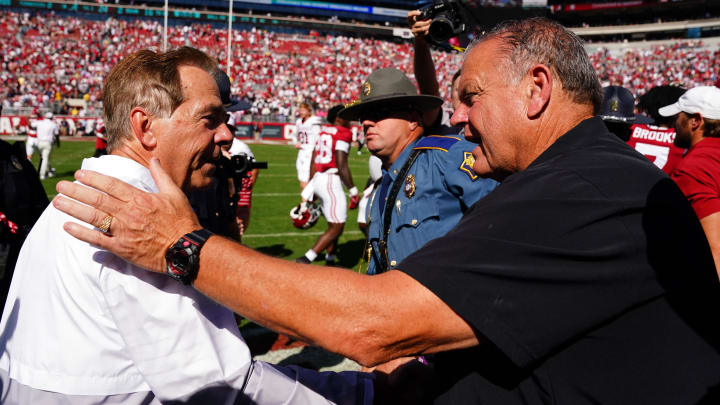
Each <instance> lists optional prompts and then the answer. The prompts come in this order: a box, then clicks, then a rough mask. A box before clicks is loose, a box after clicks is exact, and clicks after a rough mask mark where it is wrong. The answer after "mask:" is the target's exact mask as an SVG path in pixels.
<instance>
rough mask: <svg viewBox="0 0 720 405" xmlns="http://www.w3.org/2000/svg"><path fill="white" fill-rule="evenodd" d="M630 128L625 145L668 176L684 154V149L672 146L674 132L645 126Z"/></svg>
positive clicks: (638, 125)
mask: <svg viewBox="0 0 720 405" xmlns="http://www.w3.org/2000/svg"><path fill="white" fill-rule="evenodd" d="M630 128H631V130H632V133H631V135H630V139H629V140H628V141H627V144H628V145H630V146H631V147H632V148H634V149H635V150H636V151H638V152H640V153H642V154H643V155H645V157H646V158H648V159H649V160H650V161H651V162H653V163H654V164H655V166H657V167H659V168H660V169H662V171H664V172H665V173H667V174H668V175H669V174H670V172H672V171H673V169H675V167H677V165H678V164H679V163H680V160H682V155H683V153H685V149H682V148H678V147H677V146H675V145H673V141H674V140H675V130H674V129H673V128H664V127H657V126H655V125H645V124H635V125H633V126H632V127H630Z"/></svg>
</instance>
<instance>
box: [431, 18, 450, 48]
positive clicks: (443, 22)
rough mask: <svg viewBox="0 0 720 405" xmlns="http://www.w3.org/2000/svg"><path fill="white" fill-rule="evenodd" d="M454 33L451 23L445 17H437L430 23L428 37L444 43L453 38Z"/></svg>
mask: <svg viewBox="0 0 720 405" xmlns="http://www.w3.org/2000/svg"><path fill="white" fill-rule="evenodd" d="M454 31H455V27H454V26H453V22H452V21H451V20H450V19H448V18H447V17H446V16H445V15H439V16H437V17H435V19H433V20H432V23H430V29H429V31H428V35H430V38H432V39H433V40H434V41H437V42H444V41H447V40H448V39H450V38H451V37H452V36H453V32H454Z"/></svg>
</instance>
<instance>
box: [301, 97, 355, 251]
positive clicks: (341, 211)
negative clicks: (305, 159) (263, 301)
mask: <svg viewBox="0 0 720 405" xmlns="http://www.w3.org/2000/svg"><path fill="white" fill-rule="evenodd" d="M343 108H344V106H343V105H342V104H338V105H336V106H334V107H332V108H331V109H330V110H329V111H328V115H327V119H328V122H329V123H331V124H333V125H332V126H325V127H323V128H322V129H321V131H320V135H319V137H318V140H317V147H316V150H315V166H314V168H315V175H314V176H313V178H312V179H311V180H310V182H309V183H308V185H307V186H306V187H305V188H304V189H303V191H302V194H301V196H302V199H303V202H305V201H308V200H312V198H313V195H315V196H317V197H319V198H320V200H321V201H322V212H323V215H325V219H326V220H327V222H328V230H327V231H326V232H325V233H323V234H322V235H320V236H319V237H318V239H317V241H316V242H315V245H313V247H312V249H310V250H308V251H307V252H306V253H305V255H303V256H301V257H299V258H298V259H296V260H295V261H296V262H298V263H311V262H312V261H313V260H315V258H316V257H317V255H318V254H319V253H321V252H322V251H323V250H325V251H326V252H325V262H326V263H327V264H328V265H333V264H335V260H336V257H335V250H336V247H337V241H338V238H340V235H341V234H342V232H343V228H344V227H345V220H346V219H347V206H346V205H345V204H346V202H345V193H344V192H343V187H342V186H343V184H344V185H345V187H347V188H348V190H349V193H350V209H355V208H357V204H358V202H359V200H360V198H359V196H358V190H357V187H355V185H354V184H353V180H352V174H351V173H350V168H349V167H348V164H347V156H348V152H349V151H350V144H351V143H352V132H350V129H349V127H350V122H348V121H346V120H344V119H342V118H340V117H338V116H337V113H338V111H340V110H342V109H343ZM341 183H342V184H341Z"/></svg>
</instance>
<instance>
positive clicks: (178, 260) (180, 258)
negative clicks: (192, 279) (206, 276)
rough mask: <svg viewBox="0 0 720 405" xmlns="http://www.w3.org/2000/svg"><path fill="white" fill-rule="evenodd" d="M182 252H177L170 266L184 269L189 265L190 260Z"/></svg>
mask: <svg viewBox="0 0 720 405" xmlns="http://www.w3.org/2000/svg"><path fill="white" fill-rule="evenodd" d="M184 253H185V252H184V251H180V252H178V254H176V255H175V256H173V259H172V266H173V267H179V268H181V269H184V268H185V267H187V265H188V264H189V263H190V258H189V257H188V256H186V255H185V254H184Z"/></svg>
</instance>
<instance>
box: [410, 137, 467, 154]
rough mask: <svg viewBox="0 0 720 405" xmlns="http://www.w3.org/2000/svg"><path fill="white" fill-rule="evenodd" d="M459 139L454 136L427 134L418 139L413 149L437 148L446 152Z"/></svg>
mask: <svg viewBox="0 0 720 405" xmlns="http://www.w3.org/2000/svg"><path fill="white" fill-rule="evenodd" d="M459 140H460V138H458V137H455V136H447V135H428V136H426V137H424V138H423V139H421V140H419V141H418V143H417V144H415V147H414V148H413V149H438V150H441V151H443V152H447V151H448V150H450V148H451V147H452V146H453V145H454V144H455V143H456V142H458V141H459Z"/></svg>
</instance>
